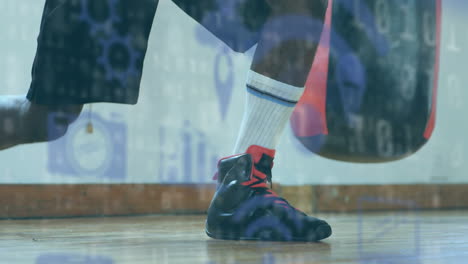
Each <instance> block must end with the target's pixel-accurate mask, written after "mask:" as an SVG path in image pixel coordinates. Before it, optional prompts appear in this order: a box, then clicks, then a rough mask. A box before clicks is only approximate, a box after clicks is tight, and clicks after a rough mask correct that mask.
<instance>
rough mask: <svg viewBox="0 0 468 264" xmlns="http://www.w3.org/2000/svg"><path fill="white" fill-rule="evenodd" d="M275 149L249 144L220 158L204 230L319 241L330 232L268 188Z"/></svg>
mask: <svg viewBox="0 0 468 264" xmlns="http://www.w3.org/2000/svg"><path fill="white" fill-rule="evenodd" d="M274 155H275V151H274V150H271V149H266V148H263V147H260V146H255V145H253V146H250V147H249V148H248V150H247V152H246V153H245V154H240V155H236V156H231V157H227V158H224V159H221V160H220V161H219V163H218V173H217V179H218V188H217V191H216V193H215V195H214V197H213V200H212V201H211V204H210V207H209V209H208V218H207V220H206V233H207V234H208V236H210V237H212V238H217V239H229V240H269V241H318V240H321V239H324V238H327V237H329V236H330V235H331V233H332V231H331V228H330V226H329V225H328V223H327V222H325V221H323V220H319V219H317V218H313V217H309V216H307V215H306V214H304V213H303V212H301V211H299V210H297V209H296V208H294V207H292V206H291V205H290V204H289V203H288V202H287V201H286V200H284V199H283V198H280V197H279V196H278V195H277V194H276V193H274V192H273V191H272V190H271V189H270V188H269V186H268V185H269V183H271V169H272V167H273V157H274Z"/></svg>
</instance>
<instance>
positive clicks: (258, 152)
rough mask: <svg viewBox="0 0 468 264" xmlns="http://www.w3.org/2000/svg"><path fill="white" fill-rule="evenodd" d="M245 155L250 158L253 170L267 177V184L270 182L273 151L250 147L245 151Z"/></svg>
mask: <svg viewBox="0 0 468 264" xmlns="http://www.w3.org/2000/svg"><path fill="white" fill-rule="evenodd" d="M246 153H248V154H250V155H251V156H252V159H253V162H254V166H255V169H257V170H258V171H260V172H262V173H264V174H265V175H266V176H267V180H268V182H272V179H271V169H272V168H273V159H274V157H275V150H274V149H267V148H264V147H261V146H257V145H252V146H250V147H249V148H248V149H247V151H246Z"/></svg>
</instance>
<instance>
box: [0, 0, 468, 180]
mask: <svg viewBox="0 0 468 264" xmlns="http://www.w3.org/2000/svg"><path fill="white" fill-rule="evenodd" d="M43 2H44V1H37V0H21V1H16V0H2V1H1V2H0V12H1V13H2V14H1V16H0V34H1V40H2V41H1V42H0V58H1V59H0V91H1V92H0V93H1V94H25V93H26V92H27V90H28V87H29V82H30V71H31V64H32V61H33V58H34V54H35V48H36V41H35V39H36V37H37V34H38V32H39V22H40V18H41V13H42V8H43V4H44V3H43ZM466 5H467V4H466V3H464V2H463V1H461V0H459V1H444V2H443V15H442V17H443V24H442V41H441V43H442V47H441V56H440V61H441V65H440V78H439V92H438V102H437V121H436V129H435V132H434V134H433V136H432V138H431V140H430V141H429V142H428V143H427V144H426V145H425V146H424V147H423V148H422V149H421V150H420V151H419V152H417V153H416V154H413V155H412V156H410V157H409V158H406V159H403V160H400V161H395V162H390V163H384V164H354V163H345V162H338V161H332V160H328V159H324V158H322V157H319V156H316V155H314V154H312V153H310V152H309V151H308V150H306V149H305V148H304V147H302V145H300V144H299V143H298V141H297V140H296V139H295V138H294V136H293V133H292V131H291V129H290V128H289V127H288V128H287V129H286V131H285V133H284V135H283V138H282V141H281V144H280V146H279V148H278V154H277V158H276V159H275V170H274V179H275V181H277V182H279V183H281V185H305V184H314V185H317V184H322V185H337V184H339V185H355V184H413V183H419V184H426V183H468V177H467V176H466V171H468V163H467V162H465V159H466V156H467V153H466V151H467V149H468V140H467V139H466V136H465V135H466V134H467V133H468V122H467V120H466V116H465V115H466V114H465V113H467V112H468V104H467V103H466V102H465V101H466V98H468V89H465V88H464V86H465V85H467V84H468V75H467V74H466V73H465V71H466V70H465V69H467V65H468V64H467V62H466V61H467V59H468V32H467V31H466V27H465V24H466V21H465V19H466V18H465V16H464V12H463V10H466V9H464V7H468V6H466ZM251 56H252V51H250V52H248V53H246V54H236V53H234V52H232V51H230V50H228V48H227V47H226V46H224V45H223V44H222V43H221V42H219V41H218V40H216V39H215V38H214V37H213V36H211V35H210V33H208V32H207V31H206V30H204V29H203V28H201V27H200V26H199V25H197V24H196V23H195V21H193V20H192V19H191V18H189V17H188V16H186V15H185V14H184V13H183V12H182V11H180V10H179V9H178V8H177V7H176V6H175V5H174V4H173V3H172V2H171V1H170V0H161V1H160V4H159V8H158V11H157V14H156V18H155V20H154V25H153V29H152V34H151V37H150V45H149V48H148V53H147V56H146V60H145V68H144V75H143V80H142V85H141V94H140V99H139V102H138V104H137V105H135V106H126V105H116V104H114V105H113V104H93V106H92V113H89V112H88V111H89V107H88V106H87V107H86V108H85V112H84V113H83V114H82V117H81V118H80V120H79V121H78V122H76V123H75V124H74V125H73V126H72V127H71V128H70V130H69V133H68V135H67V136H66V137H65V138H62V139H60V140H59V141H56V142H53V143H41V144H34V145H26V146H20V147H16V148H13V149H9V150H6V151H2V152H0V183H2V184H35V183H48V184H64V183H212V182H213V181H212V179H211V178H212V176H213V174H214V172H215V166H216V162H217V159H218V158H220V157H223V156H227V155H230V154H232V153H231V151H232V149H233V146H234V143H235V140H236V135H237V130H238V128H239V126H240V121H241V117H242V114H243V105H244V96H245V87H244V82H245V77H246V73H247V70H248V69H249V63H250V59H251ZM220 88H222V89H220ZM90 119H91V120H92V121H93V124H94V128H95V129H94V133H92V134H88V133H86V130H85V127H86V125H87V122H89V120H90Z"/></svg>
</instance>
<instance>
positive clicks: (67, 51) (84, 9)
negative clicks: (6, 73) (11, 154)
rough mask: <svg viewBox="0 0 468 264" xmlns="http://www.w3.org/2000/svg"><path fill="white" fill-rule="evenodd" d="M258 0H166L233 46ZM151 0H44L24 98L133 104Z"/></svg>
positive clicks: (254, 36)
mask: <svg viewBox="0 0 468 264" xmlns="http://www.w3.org/2000/svg"><path fill="white" fill-rule="evenodd" d="M263 1H264V0H243V1H240V2H242V4H239V0H191V1H189V0H174V2H175V3H176V4H177V5H178V6H179V7H181V8H182V9H183V10H184V11H185V12H186V13H188V14H189V15H190V16H192V17H193V18H194V19H195V20H197V21H198V22H200V23H201V24H202V25H203V26H205V27H206V28H207V29H208V30H210V31H211V32H213V33H214V34H215V35H216V36H217V37H218V38H220V39H221V40H222V41H224V42H225V43H226V44H228V45H229V46H230V47H231V48H232V49H234V50H237V51H245V50H247V49H248V48H250V47H252V46H253V45H254V44H255V43H256V42H257V40H258V35H259V29H260V28H261V25H262V23H264V20H265V18H266V16H267V12H268V10H267V9H266V5H263V4H262V3H263ZM219 3H222V5H220V4H219ZM157 4H158V2H157V1H156V0H46V3H45V7H44V13H43V16H42V21H41V28H40V33H39V37H38V46H37V52H36V57H35V60H34V64H33V68H32V82H31V86H30V90H29V92H28V95H27V97H28V99H29V100H30V101H32V102H34V103H37V104H85V103H92V102H113V103H124V104H135V103H137V100H138V94H139V87H140V80H141V75H142V67H143V60H144V58H145V54H146V49H147V45H148V37H149V33H150V30H151V26H152V23H153V18H154V15H155V12H156V8H157ZM220 16H221V18H222V19H219V17H220Z"/></svg>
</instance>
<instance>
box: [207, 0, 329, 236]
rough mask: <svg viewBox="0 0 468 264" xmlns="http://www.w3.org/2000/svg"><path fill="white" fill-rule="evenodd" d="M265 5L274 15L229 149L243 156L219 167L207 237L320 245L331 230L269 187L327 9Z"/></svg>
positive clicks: (298, 3) (317, 2)
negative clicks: (276, 152) (244, 108)
mask: <svg viewBox="0 0 468 264" xmlns="http://www.w3.org/2000/svg"><path fill="white" fill-rule="evenodd" d="M268 2H269V4H270V6H271V10H272V12H271V16H270V17H269V19H268V21H267V22H266V24H265V26H264V29H263V32H262V34H261V37H260V42H259V44H258V47H257V51H256V53H255V56H254V60H253V63H252V67H251V72H250V74H249V77H248V80H247V91H248V94H247V104H246V110H245V114H244V118H243V121H242V127H241V131H240V133H239V137H238V140H237V143H236V147H235V150H234V153H241V154H237V155H235V156H231V157H228V158H224V159H222V160H221V161H220V163H219V166H218V174H217V178H218V184H219V185H218V190H217V192H216V194H215V197H214V198H213V201H212V203H211V205H210V208H209V209H208V219H207V224H206V231H207V234H208V235H209V236H211V237H214V238H220V239H235V240H237V239H248V240H252V239H253V240H258V239H264V240H289V241H291V240H292V241H317V240H321V239H324V238H327V237H328V236H330V235H331V228H330V226H329V225H328V224H327V223H326V222H325V221H322V220H319V219H316V218H313V217H308V216H306V215H305V214H304V213H302V212H300V211H298V210H297V209H295V208H294V207H292V206H291V205H290V204H289V203H288V202H287V201H285V200H284V199H282V198H280V197H278V195H277V194H276V193H274V192H273V191H272V190H271V189H270V186H269V184H268V183H270V184H271V182H272V174H271V169H272V167H273V158H274V155H275V150H274V149H275V148H276V145H277V143H278V141H279V138H280V136H281V133H282V131H283V130H284V128H285V126H286V124H287V122H288V120H289V117H290V115H291V114H292V111H293V109H294V106H295V104H296V103H297V101H298V100H299V98H300V96H301V95H302V93H303V91H304V85H305V82H306V78H307V75H308V73H309V71H310V68H311V65H312V62H313V58H314V56H315V51H316V48H317V45H318V42H319V39H320V34H321V30H322V27H323V21H324V17H325V10H326V7H327V3H326V2H323V1H321V0H314V1H307V0H294V1H280V0H269V1H268ZM291 33H292V34H291Z"/></svg>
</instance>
